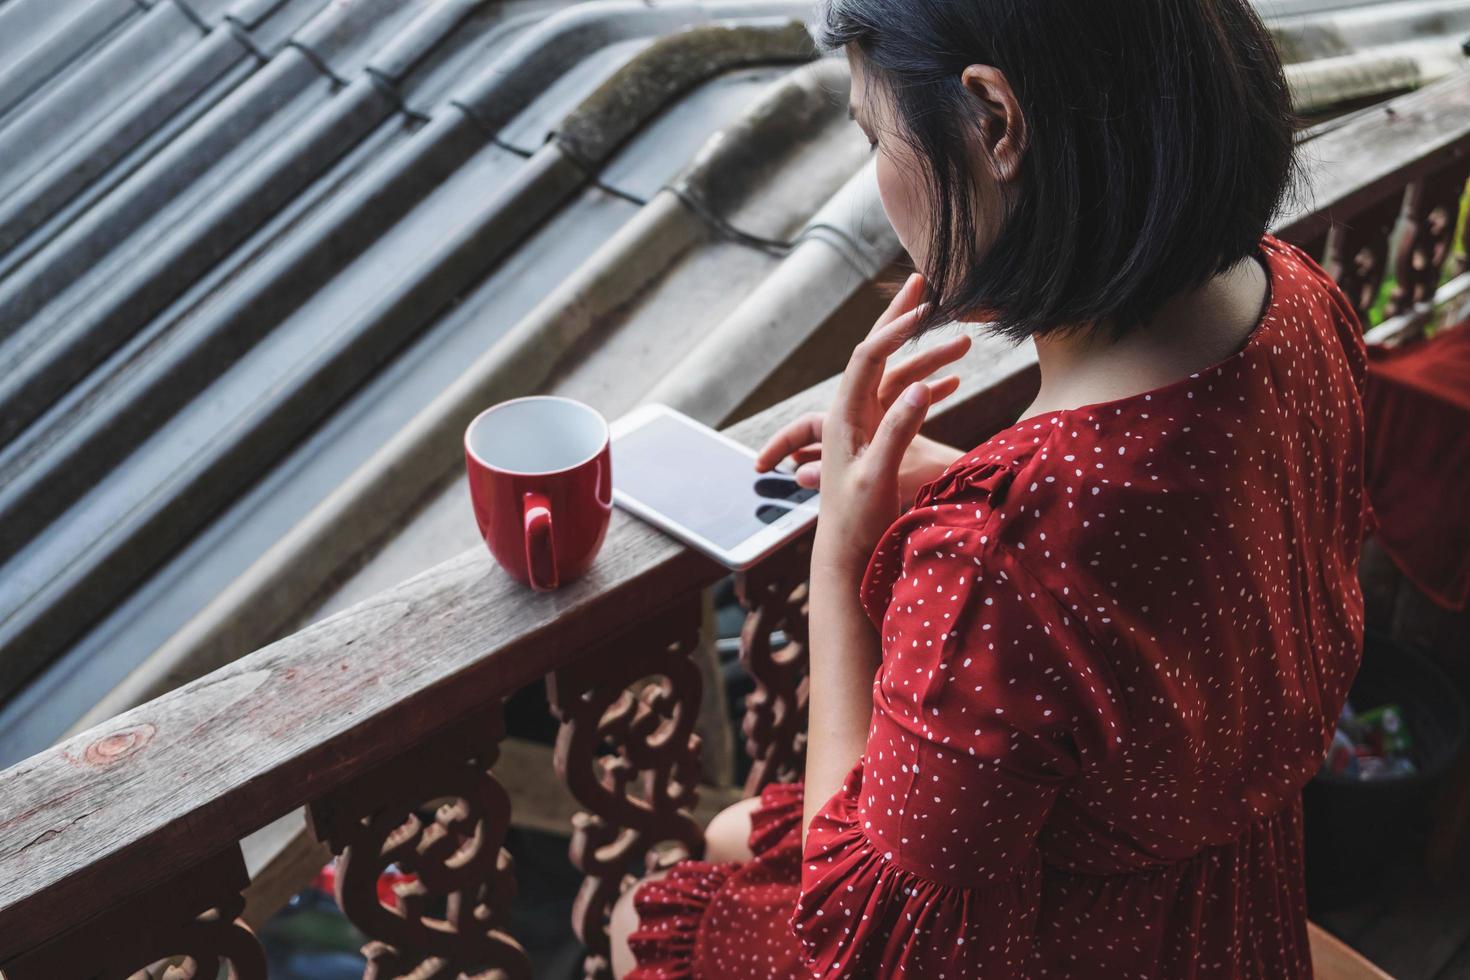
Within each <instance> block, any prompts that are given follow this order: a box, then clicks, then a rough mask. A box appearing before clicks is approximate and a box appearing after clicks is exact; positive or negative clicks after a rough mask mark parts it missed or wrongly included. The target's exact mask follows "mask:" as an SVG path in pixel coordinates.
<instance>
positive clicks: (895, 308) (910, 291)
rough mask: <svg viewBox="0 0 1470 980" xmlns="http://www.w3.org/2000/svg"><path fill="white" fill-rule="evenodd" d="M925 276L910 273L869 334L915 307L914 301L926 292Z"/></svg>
mask: <svg viewBox="0 0 1470 980" xmlns="http://www.w3.org/2000/svg"><path fill="white" fill-rule="evenodd" d="M923 284H924V277H923V276H921V275H920V274H919V273H917V272H911V273H909V277H908V278H907V279H905V280H904V283H903V285H902V286H900V287H899V289H898V292H897V293H894V295H893V299H891V300H889V301H888V306H887V308H886V309H884V311H883V312H882V313H880V314H879V315H878V319H876V320H874V321H873V326H872V327H871V328H870V329H869V330H868V336H870V337H871V336H872V335H873V334H874V333H876V332H877V331H878V330H880V329H882V328H883V327H884V326H886V325H887V324H889V323H891V322H893V320H894V318H896V317H898V316H901V315H902V314H903V313H905V312H907V311H908V310H910V309H912V308H913V305H914V303H915V302H916V301H917V300H918V298H919V297H920V296H922V295H923V294H924V290H923Z"/></svg>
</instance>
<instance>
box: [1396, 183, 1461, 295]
mask: <svg viewBox="0 0 1470 980" xmlns="http://www.w3.org/2000/svg"><path fill="white" fill-rule="evenodd" d="M1467 175H1470V165H1467V164H1466V163H1465V162H1464V161H1456V162H1455V164H1454V165H1453V166H1450V167H1446V168H1444V169H1443V170H1441V171H1439V172H1438V173H1435V174H1430V175H1429V176H1428V177H1425V178H1424V179H1422V180H1416V181H1414V182H1413V183H1412V184H1410V185H1409V192H1408V197H1407V199H1406V202H1405V206H1404V226H1403V231H1402V232H1401V233H1400V235H1399V239H1398V243H1397V245H1398V249H1397V251H1398V256H1397V261H1396V262H1395V263H1394V264H1395V266H1396V268H1395V273H1396V278H1397V280H1398V281H1397V283H1396V284H1395V286H1394V290H1393V295H1392V296H1390V297H1389V300H1388V302H1387V303H1386V304H1385V306H1384V315H1385V316H1397V315H1399V314H1400V313H1404V312H1406V311H1408V310H1409V309H1410V308H1412V307H1413V306H1414V305H1415V304H1416V303H1424V302H1428V301H1429V300H1432V299H1433V298H1434V293H1435V291H1436V290H1437V289H1438V288H1439V276H1440V272H1441V271H1442V270H1443V269H1444V264H1445V260H1446V259H1448V258H1449V255H1450V245H1451V241H1450V239H1451V238H1452V237H1453V236H1454V234H1455V222H1456V221H1457V220H1458V219H1459V217H1460V197H1461V195H1463V194H1464V193H1465V179H1466V176H1467Z"/></svg>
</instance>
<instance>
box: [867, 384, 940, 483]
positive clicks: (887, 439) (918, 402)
mask: <svg viewBox="0 0 1470 980" xmlns="http://www.w3.org/2000/svg"><path fill="white" fill-rule="evenodd" d="M930 404H931V392H930V391H929V386H928V385H927V384H925V383H924V382H922V381H919V382H915V383H914V384H912V385H909V386H908V387H907V388H905V389H904V390H903V393H902V394H901V395H899V396H898V397H897V398H895V399H894V400H893V404H892V405H890V406H889V407H888V411H886V412H884V413H883V421H881V422H879V423H878V431H877V432H875V433H874V434H873V441H872V442H871V443H869V444H868V450H867V452H865V453H863V464H862V465H863V466H864V467H867V468H868V472H869V474H870V475H871V476H872V477H873V479H874V481H875V482H876V483H878V484H879V485H881V484H882V477H883V476H885V475H888V474H892V475H893V476H894V477H895V478H896V477H897V475H898V472H899V467H900V465H901V464H902V463H903V457H904V453H906V452H908V450H909V446H910V445H911V444H912V443H913V441H914V437H915V436H917V435H918V434H919V429H920V427H921V426H923V424H924V416H925V415H926V414H927V412H928V410H929V405H930Z"/></svg>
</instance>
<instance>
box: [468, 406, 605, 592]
mask: <svg viewBox="0 0 1470 980" xmlns="http://www.w3.org/2000/svg"><path fill="white" fill-rule="evenodd" d="M610 446H611V439H610V436H609V431H608V425H607V419H605V418H603V416H602V413H600V412H598V411H597V409H595V408H593V407H592V406H590V405H586V404H583V403H582V402H579V401H577V400H576V399H574V398H563V397H561V396H560V395H527V396H526V397H524V398H512V399H510V400H508V401H503V402H500V403H499V404H497V405H492V406H491V407H489V408H487V409H485V410H484V411H483V412H481V413H480V414H479V415H477V416H475V419H474V421H472V422H471V423H470V424H469V427H468V428H466V429H465V433H464V455H465V470H466V473H467V475H468V477H469V483H470V503H471V504H472V505H473V507H474V509H475V522H476V523H477V524H479V526H480V536H481V537H482V538H484V539H485V544H486V545H487V546H488V547H489V549H490V554H492V555H493V556H494V557H495V560H496V561H498V562H499V563H500V565H501V566H502V567H503V568H504V569H505V570H506V571H507V572H509V573H510V574H511V575H512V576H514V577H515V578H516V579H518V580H520V582H521V583H522V584H524V585H529V586H530V587H531V588H532V589H534V590H536V591H537V592H546V591H549V590H551V589H555V588H558V587H560V586H561V585H564V584H565V583H567V582H570V581H571V580H573V579H575V578H577V577H578V576H579V575H581V574H582V573H583V572H585V571H587V569H588V568H590V567H591V566H592V559H593V558H595V557H597V552H598V549H600V548H601V547H602V542H603V539H604V538H606V537H607V527H608V523H609V521H610V520H611V519H612V505H613V492H612V453H611V449H610Z"/></svg>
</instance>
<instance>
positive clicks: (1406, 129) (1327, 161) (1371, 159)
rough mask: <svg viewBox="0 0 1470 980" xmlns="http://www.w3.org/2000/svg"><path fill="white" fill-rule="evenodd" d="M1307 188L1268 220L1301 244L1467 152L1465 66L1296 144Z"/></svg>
mask: <svg viewBox="0 0 1470 980" xmlns="http://www.w3.org/2000/svg"><path fill="white" fill-rule="evenodd" d="M1299 152H1300V154H1301V158H1302V162H1303V164H1304V165H1305V167H1306V169H1307V174H1308V178H1309V181H1310V188H1309V191H1308V193H1307V194H1306V195H1304V198H1303V200H1301V201H1298V202H1295V204H1294V206H1292V207H1291V208H1290V209H1289V210H1288V211H1287V212H1286V213H1285V214H1284V215H1283V216H1282V217H1281V218H1280V219H1279V220H1278V221H1276V222H1275V224H1274V225H1273V230H1274V231H1275V233H1276V234H1277V235H1279V236H1280V237H1282V238H1285V239H1287V240H1289V241H1292V242H1296V243H1304V242H1308V241H1313V240H1315V239H1318V238H1320V237H1321V236H1322V234H1324V233H1325V231H1326V229H1327V228H1328V226H1329V225H1331V224H1333V223H1334V222H1341V221H1344V220H1346V219H1348V218H1350V217H1352V216H1353V215H1354V214H1356V213H1357V212H1359V211H1361V210H1362V209H1364V208H1366V207H1369V206H1370V205H1372V204H1375V203H1377V202H1378V201H1380V200H1382V199H1383V198H1384V197H1385V196H1389V195H1395V194H1402V192H1403V189H1404V187H1405V186H1407V185H1408V183H1409V182H1410V181H1412V180H1415V179H1417V178H1419V177H1423V176H1425V175H1427V174H1431V173H1436V172H1438V171H1440V170H1443V169H1444V168H1445V167H1446V166H1447V165H1452V164H1453V163H1454V162H1455V161H1459V160H1464V159H1466V158H1467V156H1470V72H1459V73H1458V74H1455V75H1451V76H1449V77H1448V78H1445V79H1442V80H1440V81H1438V82H1435V83H1433V84H1431V85H1426V86H1425V87H1424V88H1422V89H1419V90H1418V91H1416V92H1410V93H1409V94H1407V95H1403V96H1400V97H1398V98H1395V99H1390V100H1388V101H1387V102H1384V103H1383V104H1382V106H1379V107H1375V110H1374V111H1372V112H1369V113H1365V114H1364V115H1362V116H1360V117H1357V118H1354V119H1353V120H1352V121H1351V122H1349V123H1347V124H1346V125H1344V126H1342V127H1340V128H1338V129H1334V130H1332V131H1331V132H1328V133H1325V134H1324V135H1322V136H1320V137H1318V138H1316V139H1313V140H1310V141H1308V142H1306V143H1303V144H1302V146H1301V148H1300V150H1299Z"/></svg>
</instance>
